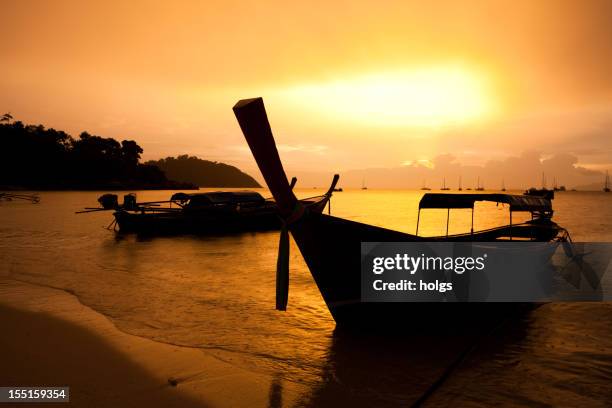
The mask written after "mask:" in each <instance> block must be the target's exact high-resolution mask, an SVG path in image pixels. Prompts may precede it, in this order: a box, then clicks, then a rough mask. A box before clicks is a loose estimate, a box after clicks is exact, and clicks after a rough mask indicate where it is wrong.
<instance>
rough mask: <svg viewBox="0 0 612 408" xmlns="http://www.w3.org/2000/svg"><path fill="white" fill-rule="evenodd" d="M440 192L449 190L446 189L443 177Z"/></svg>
mask: <svg viewBox="0 0 612 408" xmlns="http://www.w3.org/2000/svg"><path fill="white" fill-rule="evenodd" d="M440 190H442V191H446V190H450V188H448V187H446V177H444V179H443V180H442V188H441V189H440Z"/></svg>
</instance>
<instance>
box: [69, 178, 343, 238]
mask: <svg viewBox="0 0 612 408" xmlns="http://www.w3.org/2000/svg"><path fill="white" fill-rule="evenodd" d="M338 179H339V176H338V175H337V174H336V175H334V177H333V179H332V183H331V185H330V187H329V189H328V190H327V192H326V193H325V194H323V195H319V196H314V197H309V198H305V199H301V200H300V203H301V205H303V206H304V207H305V208H308V210H309V211H311V212H313V213H321V212H322V211H323V210H324V209H325V207H326V206H328V205H330V199H331V197H332V194H333V191H334V189H335V187H336V184H337V182H338ZM296 181H297V179H296V178H295V177H294V178H293V179H292V181H291V185H290V186H289V187H290V189H293V187H294V185H295V183H296ZM98 201H99V202H100V204H101V206H102V208H88V209H85V210H84V211H79V212H78V213H82V212H92V211H104V210H112V211H114V213H113V216H114V218H115V219H114V222H113V223H111V225H110V226H109V228H110V227H113V228H115V227H118V229H119V231H120V232H136V233H143V234H182V233H189V234H199V233H227V232H243V231H266V230H274V229H279V228H281V226H282V220H281V219H280V218H279V214H278V206H277V204H276V202H275V201H274V199H273V198H268V199H266V198H264V197H263V196H262V195H261V194H259V193H258V192H256V191H213V192H205V193H175V194H173V195H172V197H170V199H169V200H166V201H151V202H143V203H138V202H136V196H135V195H134V194H127V195H126V196H124V201H123V204H121V205H119V203H118V198H117V195H115V194H104V195H102V196H101V197H100V198H99V199H98ZM330 208H331V207H330Z"/></svg>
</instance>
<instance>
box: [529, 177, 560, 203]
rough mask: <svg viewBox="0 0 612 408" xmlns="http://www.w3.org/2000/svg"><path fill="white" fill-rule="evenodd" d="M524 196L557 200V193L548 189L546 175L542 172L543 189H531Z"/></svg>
mask: <svg viewBox="0 0 612 408" xmlns="http://www.w3.org/2000/svg"><path fill="white" fill-rule="evenodd" d="M523 194H525V195H528V196H533V197H544V198H547V199H549V200H552V199H554V198H555V191H554V190H549V189H547V188H546V173H544V172H542V188H535V187H531V188H529V189H528V190H526V191H525V192H524V193H523Z"/></svg>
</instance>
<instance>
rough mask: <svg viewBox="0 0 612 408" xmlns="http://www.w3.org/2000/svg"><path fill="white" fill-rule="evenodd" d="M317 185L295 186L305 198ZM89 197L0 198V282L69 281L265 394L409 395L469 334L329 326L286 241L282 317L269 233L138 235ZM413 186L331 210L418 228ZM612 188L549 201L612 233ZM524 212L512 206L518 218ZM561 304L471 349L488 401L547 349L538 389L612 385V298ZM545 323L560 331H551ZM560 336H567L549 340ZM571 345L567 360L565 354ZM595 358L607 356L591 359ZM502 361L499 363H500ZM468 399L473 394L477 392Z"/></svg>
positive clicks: (429, 221)
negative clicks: (113, 228) (360, 331)
mask: <svg viewBox="0 0 612 408" xmlns="http://www.w3.org/2000/svg"><path fill="white" fill-rule="evenodd" d="M321 192H322V190H311V189H303V190H300V189H298V190H297V194H298V196H300V197H307V196H312V195H316V194H320V193H321ZM171 193H172V192H169V191H146V192H139V193H138V197H139V200H142V201H153V200H159V199H167V198H168V197H169V196H170V195H171ZM98 195H99V193H97V192H45V193H42V194H41V197H42V202H41V204H40V205H30V204H27V205H23V204H17V203H2V204H1V208H0V254H1V255H2V259H3V266H2V267H1V268H0V278H12V279H19V280H25V281H28V282H32V283H36V284H44V285H51V286H54V287H60V288H64V289H66V290H68V291H70V292H71V293H74V294H76V295H77V296H78V297H79V299H80V300H81V301H82V302H83V303H85V304H86V305H88V306H90V307H92V308H93V309H95V310H97V311H99V312H101V313H103V314H105V315H106V316H108V317H109V318H111V319H112V321H113V322H114V323H115V324H116V325H117V327H119V328H120V329H121V330H124V331H126V332H128V333H132V334H137V335H140V336H144V337H148V338H152V339H155V340H158V341H163V342H167V343H172V344H177V345H187V346H191V347H200V348H201V349H202V350H203V351H204V352H207V353H212V354H214V355H216V356H217V357H218V358H221V359H224V360H226V361H229V362H231V363H232V364H237V365H240V366H241V367H246V368H247V369H249V370H252V371H255V372H261V373H266V374H269V375H272V376H273V377H274V378H275V379H276V380H275V383H274V384H276V385H275V386H274V387H275V388H274V390H271V394H270V395H271V400H272V401H277V402H278V401H279V398H280V399H282V383H283V381H291V382H295V383H300V384H303V385H304V386H306V387H308V389H309V390H310V391H309V392H307V393H306V394H305V395H304V396H302V397H301V398H300V404H301V405H306V406H321V405H333V404H334V402H336V403H337V402H338V396H340V397H341V398H342V399H343V401H345V402H347V401H348V402H350V403H351V404H352V405H355V406H385V405H387V406H394V405H397V404H399V403H401V404H407V403H409V402H410V401H413V400H414V398H416V397H417V396H418V395H419V394H420V393H421V392H422V391H423V390H424V389H425V387H426V386H428V385H429V384H430V382H431V381H432V380H433V379H434V378H436V376H438V375H439V373H440V370H442V369H443V368H444V367H445V366H446V365H447V364H448V363H449V362H450V361H451V360H452V358H454V357H455V356H456V355H457V353H458V352H460V351H461V350H462V349H464V347H465V345H466V343H469V342H470V341H471V337H470V336H454V337H449V336H441V337H437V338H429V337H428V338H423V337H419V336H411V337H408V338H387V337H382V338H381V337H358V336H357V337H355V336H348V337H347V336H342V335H340V334H338V333H335V332H334V323H333V320H332V319H331V317H330V316H329V313H328V311H327V308H326V306H325V304H324V302H323V301H322V299H321V296H320V294H319V292H318V290H317V288H316V285H315V284H314V282H313V280H312V278H311V276H310V273H309V271H308V269H307V267H306V265H305V264H304V261H303V260H302V258H301V256H300V254H299V252H298V250H297V248H296V247H295V245H294V244H293V243H292V247H291V259H290V261H291V278H290V279H291V283H290V295H289V308H288V311H287V312H286V313H280V312H277V311H275V310H274V285H275V283H274V279H275V268H276V255H277V244H278V233H277V232H266V233H246V234H237V235H228V236H215V237H213V236H201V237H196V236H181V237H156V238H146V239H145V238H142V237H137V236H134V235H127V236H123V235H115V234H114V233H112V232H109V231H107V230H105V229H104V228H103V227H105V226H107V225H108V224H109V223H110V221H111V214H110V213H107V212H100V213H92V214H84V215H75V214H74V211H76V210H78V209H80V208H82V207H85V206H92V205H95V203H96V197H97V196H98ZM421 195H422V192H421V191H392V190H388V191H379V190H372V189H370V190H365V191H363V190H345V191H344V192H342V193H336V194H335V195H334V198H333V199H332V214H333V215H336V216H340V217H345V218H349V219H352V220H355V221H360V222H367V223H371V224H375V225H379V226H382V227H386V228H391V229H397V230H401V231H405V232H408V233H414V231H415V227H416V220H417V208H418V200H419V199H420V197H421ZM610 198H611V197H608V196H607V195H605V194H603V193H573V192H567V193H564V194H558V195H557V198H556V199H555V201H554V203H553V204H554V207H555V210H556V213H555V219H556V220H557V222H559V223H560V224H561V225H563V226H564V227H566V228H568V229H569V230H570V232H571V234H572V237H573V238H574V239H575V240H578V241H588V240H592V241H612V231H611V228H610V227H611V225H610V220H612V205H610ZM446 216H447V212H446V211H445V210H424V211H423V212H422V214H421V222H420V234H421V235H442V234H444V233H445V229H446ZM450 216H451V218H450V225H449V232H450V233H451V234H452V233H458V232H468V231H469V227H470V220H471V212H470V211H469V210H453V211H451V213H450ZM508 217H509V214H508V209H507V207H501V206H496V205H495V204H490V203H489V204H480V203H479V204H478V205H477V208H476V211H475V217H474V224H475V229H483V228H490V227H494V226H497V225H502V224H505V223H507V222H508ZM522 219H524V217H523V218H521V217H519V216H518V215H517V216H515V217H514V219H513V221H514V222H520V221H521V220H522ZM356 256H357V255H356ZM568 307H569V312H568V309H567V308H560V307H559V306H556V305H547V306H544V307H542V308H540V309H539V310H538V311H536V312H534V313H532V316H531V317H530V318H528V319H527V320H525V321H521V322H515V323H514V324H513V325H512V326H511V328H513V329H512V330H515V331H518V332H520V333H521V336H519V337H521V338H526V339H528V340H527V341H523V340H520V339H519V340H520V341H518V340H517V337H512V336H510V340H504V341H501V340H499V339H497V340H495V341H494V343H495V344H498V346H499V347H498V349H496V350H497V351H496V353H495V355H494V356H491V355H486V354H485V355H484V357H482V358H483V359H484V360H483V361H480V360H478V359H479V357H478V354H476V355H475V357H474V358H475V359H476V362H472V363H471V364H469V365H468V366H467V368H466V371H465V372H464V374H463V375H464V376H465V377H466V378H468V379H470V378H473V379H477V382H478V383H483V384H488V385H487V387H489V388H488V390H489V394H482V398H483V401H485V400H486V398H491V399H490V400H489V402H492V401H494V394H495V392H494V390H498V391H499V392H502V393H504V392H506V391H507V390H508V387H510V385H509V384H511V383H512V382H513V381H516V380H518V379H519V378H520V377H521V376H522V374H521V372H520V370H513V371H511V373H510V374H508V375H507V376H504V377H503V382H502V383H499V384H498V383H494V382H495V378H496V377H495V376H494V375H493V374H491V372H492V371H491V370H493V368H494V367H497V365H500V366H502V367H504V364H506V363H504V361H507V359H511V360H512V359H513V358H516V359H519V360H520V361H525V360H526V361H530V360H531V359H533V358H539V357H536V354H537V353H538V350H547V353H548V354H546V355H545V356H543V357H542V358H544V360H542V361H545V362H546V364H547V368H546V370H547V371H546V372H547V373H548V374H547V375H546V376H542V377H541V378H540V380H541V383H542V384H541V386H542V387H544V389H545V390H546V392H545V393H544V394H543V395H545V396H546V395H548V396H552V395H554V394H555V391H556V390H558V389H559V387H561V385H560V384H559V382H558V378H566V377H571V376H572V375H574V373H575V371H576V370H579V368H580V367H582V366H584V367H588V366H594V367H595V369H596V370H599V371H596V372H595V373H593V374H589V373H581V375H582V376H583V380H582V382H581V383H580V384H582V386H584V387H586V386H585V385H584V384H585V383H587V384H588V382H589V381H590V382H592V383H593V384H596V388H595V389H596V390H597V391H592V393H594V395H593V396H590V397H589V398H593V399H595V400H596V399H597V398H598V397H599V396H600V395H602V393H604V392H606V391H610V388H609V385H602V384H601V379H602V378H603V376H604V375H605V374H607V375H612V368H611V367H612V366H611V363H610V361H611V357H610V356H611V355H612V351H611V348H610V345H611V344H612V342H611V341H610V340H609V338H608V337H609V336H605V335H603V334H602V333H603V328H602V327H608V328H609V327H611V326H610V324H612V322H610V320H609V319H610V318H609V317H606V316H612V313H609V311H610V310H609V305H602V304H594V305H588V304H575V305H570V306H568ZM570 312H571V313H570ZM606 313H607V314H606ZM593 316H598V317H597V318H598V319H604V321H605V322H607V323H608V326H605V325H604V326H601V325H598V326H592V328H591V329H590V327H591V326H590V325H589V324H587V323H588V322H589V321H591V320H592V319H593V318H594V317H593ZM567 319H572V320H574V321H575V320H581V321H582V323H584V324H583V325H582V326H581V328H580V330H581V332H583V333H586V334H588V335H590V336H592V337H593V338H596V339H598V342H592V341H587V339H588V338H589V337H585V336H578V337H577V336H576V330H575V327H574V326H571V325H570V326H571V327H570V326H568V324H567ZM606 319H607V320H606ZM534 327H535V328H534ZM519 328H520V330H519ZM589 330H591V333H589ZM551 331H553V332H554V333H555V336H552V337H551V336H550V333H551ZM553 339H554V340H553ZM564 341H566V342H569V341H572V342H574V343H573V344H574V345H572V346H568V347H557V346H558V343H560V342H564ZM568 355H570V356H571V358H572V365H571V366H569V365H564V364H563V363H562V361H563V360H564V359H565V358H567V356H568ZM513 356H515V357H513ZM594 359H597V361H601V362H602V363H597V364H595V363H594ZM498 360H499V361H501V362H498V363H496V361H498ZM512 361H515V360H512ZM554 361H558V362H559V363H554ZM481 367H484V368H481ZM529 367H530V369H531V370H537V368H536V367H535V366H533V365H531V366H529ZM484 373H487V375H488V376H485V377H486V378H483V376H484ZM585 376H586V377H585ZM608 378H609V376H608ZM466 381H468V380H466ZM475 381H476V380H475ZM487 381H491V382H490V383H487ZM274 384H273V385H274ZM451 384H455V385H453V387H455V388H452V387H451V388H450V391H449V392H450V394H449V395H450V396H448V398H451V397H452V395H453V394H452V393H453V392H459V391H457V390H458V389H461V388H462V387H464V386H465V385H464V384H463V383H461V382H459V383H451ZM565 386H566V387H569V389H570V391H567V390H566V391H567V392H570V393H572V395H573V396H574V398H575V400H576V401H586V399H584V398H587V397H586V396H585V395H586V394H585V393H587V392H591V391H589V389H588V387H586V388H585V390H586V391H585V390H581V389H579V388H578V386H576V387H572V386H571V385H565ZM485 388H486V387H485ZM453 390H455V391H453ZM438 395H444V394H438ZM471 395H472V398H478V392H477V391H473V393H472V394H471ZM504 395H506V394H504ZM438 398H441V397H438ZM453 398H454V397H453ZM506 398H508V402H509V403H510V402H512V403H521V401H522V400H521V399H520V398H531V399H533V400H534V401H535V400H537V401H539V402H544V403H546V402H548V401H553V399H552V397H542V398H540V399H537V398H535V397H534V396H533V395H532V390H529V389H528V387H527V385H526V384H524V390H523V391H522V394H521V393H518V394H516V395H515V396H514V397H513V394H512V393H511V392H508V394H507V395H506ZM513 398H514V399H513ZM534 398H535V399H534ZM581 398H582V399H581Z"/></svg>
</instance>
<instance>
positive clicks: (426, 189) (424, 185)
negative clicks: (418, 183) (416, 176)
mask: <svg viewBox="0 0 612 408" xmlns="http://www.w3.org/2000/svg"><path fill="white" fill-rule="evenodd" d="M421 190H424V191H429V190H431V188H429V187H427V183H425V180H423V187H421Z"/></svg>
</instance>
